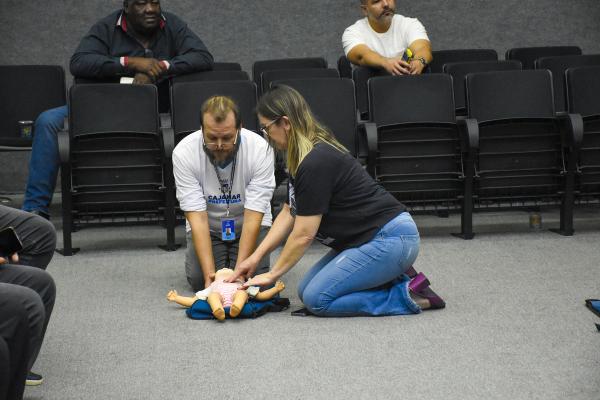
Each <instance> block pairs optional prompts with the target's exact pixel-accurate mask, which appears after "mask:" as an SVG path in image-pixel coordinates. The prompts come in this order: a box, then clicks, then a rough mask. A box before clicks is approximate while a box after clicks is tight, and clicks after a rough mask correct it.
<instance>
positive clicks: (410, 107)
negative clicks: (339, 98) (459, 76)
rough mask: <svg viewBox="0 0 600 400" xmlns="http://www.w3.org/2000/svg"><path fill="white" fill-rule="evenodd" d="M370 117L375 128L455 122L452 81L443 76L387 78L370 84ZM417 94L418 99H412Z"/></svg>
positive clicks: (371, 81)
mask: <svg viewBox="0 0 600 400" xmlns="http://www.w3.org/2000/svg"><path fill="white" fill-rule="evenodd" d="M368 90H369V114H370V115H371V120H372V121H373V122H375V123H376V124H377V125H389V124H394V123H399V122H455V116H454V101H449V97H448V96H451V95H452V78H450V77H449V76H447V75H444V74H427V75H421V76H412V75H411V76H387V77H378V78H372V79H371V80H370V81H369V88H368ZM415 93H418V95H415Z"/></svg>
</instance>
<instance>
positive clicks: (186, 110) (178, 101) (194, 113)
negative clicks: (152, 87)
mask: <svg viewBox="0 0 600 400" xmlns="http://www.w3.org/2000/svg"><path fill="white" fill-rule="evenodd" d="M215 95H223V96H228V97H231V98H232V99H233V100H234V101H235V102H236V104H237V105H238V107H239V108H240V114H241V118H242V126H243V127H244V128H246V129H250V130H252V131H255V132H256V131H258V121H257V119H256V113H255V108H256V86H255V85H254V82H252V81H249V80H246V81H244V80H239V81H235V80H233V81H204V82H181V83H180V82H176V83H174V84H173V86H172V87H171V105H172V107H171V121H172V126H173V134H174V138H175V143H179V141H180V140H181V139H183V138H184V137H185V136H187V135H188V134H190V133H192V132H194V131H197V130H198V129H200V123H201V115H200V109H201V107H202V104H203V103H204V102H205V101H206V100H207V99H208V98H209V97H212V96H215Z"/></svg>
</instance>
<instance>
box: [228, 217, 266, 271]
mask: <svg viewBox="0 0 600 400" xmlns="http://www.w3.org/2000/svg"><path fill="white" fill-rule="evenodd" d="M263 216H264V214H263V213H260V212H258V211H254V210H249V209H247V208H246V209H244V226H243V227H242V236H241V237H240V243H239V249H238V254H237V261H236V263H235V265H236V267H237V265H238V264H240V263H241V262H242V261H244V260H245V259H246V258H248V257H249V256H250V254H252V253H253V252H254V250H255V249H256V241H257V240H258V235H259V233H260V224H261V222H262V219H263ZM251 274H254V271H252V272H251Z"/></svg>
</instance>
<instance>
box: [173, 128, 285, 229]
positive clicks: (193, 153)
mask: <svg viewBox="0 0 600 400" xmlns="http://www.w3.org/2000/svg"><path fill="white" fill-rule="evenodd" d="M238 140H241V142H240V145H239V149H238V152H237V155H236V166H235V173H234V177H233V183H231V182H230V180H231V169H232V166H233V162H232V163H229V165H228V166H227V167H225V168H224V169H221V168H217V171H218V176H219V177H220V179H221V185H222V187H221V185H219V179H218V178H217V171H215V167H214V166H213V164H212V163H211V162H210V159H209V158H208V156H207V155H206V153H205V152H204V150H203V149H202V130H199V131H196V132H194V133H191V134H189V135H188V136H186V137H185V138H184V139H183V140H182V141H181V142H179V144H178V145H177V146H176V147H175V150H173V173H174V175H175V186H176V187H177V199H178V200H179V205H180V207H181V210H182V211H184V212H189V211H207V212H208V224H209V228H210V232H211V234H213V235H215V236H217V237H220V236H221V218H225V217H226V214H227V199H229V217H227V218H228V219H233V220H235V230H236V238H237V239H239V237H240V236H241V234H242V225H243V222H244V209H249V210H252V211H257V212H260V213H264V216H263V220H262V223H261V225H262V226H271V223H272V220H273V218H272V216H271V198H272V197H273V191H274V190H275V175H274V159H273V150H272V149H271V148H270V147H269V145H268V144H267V142H266V141H265V140H264V139H263V138H262V137H260V136H259V135H257V134H256V133H254V132H252V131H249V130H247V129H244V128H242V129H241V131H240V137H239V139H238ZM230 186H231V196H230V195H229V192H230V191H229V188H230ZM222 189H223V190H222ZM223 191H224V192H225V193H224V194H223ZM186 229H187V231H190V230H191V227H190V225H189V223H187V224H186Z"/></svg>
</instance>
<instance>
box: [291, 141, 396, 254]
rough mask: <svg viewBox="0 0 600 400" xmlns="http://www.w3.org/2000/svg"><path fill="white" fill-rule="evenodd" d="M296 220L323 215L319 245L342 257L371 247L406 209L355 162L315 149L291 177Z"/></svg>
mask: <svg viewBox="0 0 600 400" xmlns="http://www.w3.org/2000/svg"><path fill="white" fill-rule="evenodd" d="M287 203H288V205H289V206H290V209H291V212H292V215H294V216H295V215H300V216H310V215H320V214H322V215H323V218H322V220H321V225H320V226H319V231H318V235H317V240H319V241H320V242H321V243H323V244H325V245H327V246H329V247H332V248H333V249H335V250H338V251H342V250H344V249H347V248H350V247H358V246H360V245H362V244H364V243H366V242H368V241H370V240H371V239H372V238H373V237H374V236H375V234H376V233H377V232H378V231H379V230H380V229H381V228H382V227H383V226H384V225H385V224H386V223H388V222H389V221H390V220H392V219H393V218H394V217H396V216H397V215H398V214H400V213H402V212H404V211H406V207H405V206H404V205H403V204H402V203H400V202H398V200H396V199H395V198H394V197H393V196H392V195H391V194H389V193H388V192H387V191H386V190H385V189H384V188H382V187H381V186H379V185H378V184H377V183H376V182H375V181H374V180H373V178H371V177H370V176H369V174H367V172H366V171H365V170H364V169H363V168H362V166H361V165H360V164H359V163H358V161H357V160H356V159H354V158H353V157H352V156H351V155H350V154H348V153H345V152H341V151H339V150H337V149H336V148H334V147H332V146H330V145H329V144H326V143H317V144H316V145H315V147H314V148H313V150H311V152H310V153H308V155H307V156H306V157H305V158H304V160H302V162H301V163H300V165H299V167H298V171H297V172H296V177H295V178H294V179H292V178H291V177H290V179H289V183H288V199H287Z"/></svg>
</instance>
